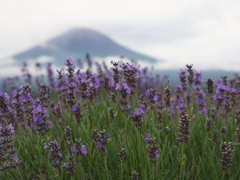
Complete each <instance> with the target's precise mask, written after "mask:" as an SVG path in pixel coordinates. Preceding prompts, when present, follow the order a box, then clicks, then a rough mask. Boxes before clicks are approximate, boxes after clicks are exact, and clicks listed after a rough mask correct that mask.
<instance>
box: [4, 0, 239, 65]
mask: <svg viewBox="0 0 240 180" xmlns="http://www.w3.org/2000/svg"><path fill="white" fill-rule="evenodd" d="M26 4H27V6H26ZM0 23H1V29H0V39H1V44H0V52H1V54H0V57H4V56H9V55H12V54H15V53H17V52H21V51H23V50H25V49H28V48H30V47H32V46H33V45H36V44H42V43H43V42H45V41H46V40H48V39H49V38H52V37H54V36H55V35H57V34H60V33H62V32H65V31H67V30H68V29H70V28H72V27H76V26H77V27H78V26H80V27H89V28H93V29H96V30H100V31H101V32H103V33H105V34H107V35H109V36H110V37H112V38H113V39H115V40H117V42H119V43H120V44H123V45H125V46H127V47H129V48H130V49H133V50H136V51H140V52H142V53H145V54H147V55H152V56H153V57H156V58H159V59H164V60H166V62H165V64H161V67H162V68H163V67H165V68H172V67H177V68H179V67H183V66H184V65H185V63H186V62H189V63H194V64H195V65H196V66H198V67H200V68H204V69H206V68H224V69H236V68H238V67H237V66H239V67H240V64H239V63H238V61H239V60H238V59H239V52H240V49H239V47H240V43H239V42H240V34H239V32H240V1H238V0H229V1H225V0H213V1H208V0H196V1H191V0H183V1H177V0H170V1H165V0H148V1H147V0H144V1H139V0H131V1H127V0H121V1H112V0H101V1H97V0H81V1H78V0H51V1H47V0H42V1H32V0H21V1H17V0H2V1H1V2H0ZM239 70H240V68H239Z"/></svg>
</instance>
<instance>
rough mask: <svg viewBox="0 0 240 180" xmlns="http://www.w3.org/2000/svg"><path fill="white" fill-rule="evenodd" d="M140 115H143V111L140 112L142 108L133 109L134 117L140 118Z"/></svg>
mask: <svg viewBox="0 0 240 180" xmlns="http://www.w3.org/2000/svg"><path fill="white" fill-rule="evenodd" d="M142 114H144V111H143V110H142V108H137V109H135V112H134V115H135V116H141V115H142Z"/></svg>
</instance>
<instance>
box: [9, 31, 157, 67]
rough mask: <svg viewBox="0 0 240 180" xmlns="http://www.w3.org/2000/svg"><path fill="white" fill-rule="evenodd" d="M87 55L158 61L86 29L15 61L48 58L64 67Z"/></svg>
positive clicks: (47, 44) (67, 35) (35, 48)
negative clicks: (63, 64)
mask: <svg viewBox="0 0 240 180" xmlns="http://www.w3.org/2000/svg"><path fill="white" fill-rule="evenodd" d="M86 53H89V54H90V56H91V57H101V58H104V57H107V56H124V57H127V58H129V59H134V60H139V59H141V60H143V61H147V62H151V63H153V62H156V61H157V59H154V58H152V57H149V56H146V55H143V54H140V53H137V52H134V51H132V50H129V49H128V48H125V47H123V46H121V45H119V44H117V43H116V42H114V41H113V40H111V39H110V38H108V37H107V36H106V35H103V34H101V33H99V32H97V31H94V30H90V29H86V28H77V29H72V30H70V31H68V32H66V33H64V34H61V35H59V36H57V37H55V38H53V39H51V40H49V41H47V42H46V43H45V44H44V45H39V46H36V47H33V48H31V49H29V50H27V51H25V52H22V53H19V54H16V55H15V56H14V59H17V60H18V62H21V63H22V62H23V61H26V60H29V59H36V58H39V57H41V56H47V57H53V58H55V60H56V61H55V62H56V64H59V65H61V66H62V63H63V61H65V60H66V59H67V58H69V57H71V58H73V59H76V58H81V59H83V58H85V56H86ZM55 62H54V64H55Z"/></svg>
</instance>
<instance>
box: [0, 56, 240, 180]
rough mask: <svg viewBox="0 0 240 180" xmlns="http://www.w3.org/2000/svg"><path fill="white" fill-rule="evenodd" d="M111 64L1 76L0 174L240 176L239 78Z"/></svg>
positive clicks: (122, 178) (6, 176) (191, 69)
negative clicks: (173, 74) (172, 77)
mask: <svg viewBox="0 0 240 180" xmlns="http://www.w3.org/2000/svg"><path fill="white" fill-rule="evenodd" d="M111 63H112V67H111V68H108V67H107V66H106V64H104V63H103V64H99V63H96V64H92V63H91V61H90V59H88V68H87V70H86V71H83V69H81V68H80V67H78V64H77V62H75V61H73V60H72V59H68V60H66V62H65V64H63V66H64V67H63V69H64V70H65V71H64V70H58V71H57V72H54V71H53V70H52V69H51V66H50V65H49V66H48V68H47V74H48V76H47V77H45V80H44V78H41V77H40V76H39V77H34V78H35V79H33V77H32V76H31V75H30V74H29V73H28V70H27V66H26V65H25V66H24V67H23V69H22V71H23V76H22V77H17V78H8V79H5V80H4V81H3V87H2V89H3V90H2V92H0V161H1V163H0V170H1V171H0V179H24V180H25V179H31V180H35V179H42V180H43V179H86V180H87V179H93V180H94V179H96V180H97V179H103V180H107V179H109V180H110V179H120V180H125V179H132V180H137V179H152V180H155V179H214V180H216V179H240V166H239V161H240V147H239V145H240V143H239V141H240V129H239V127H240V77H239V76H237V75H235V77H234V78H232V79H228V77H226V76H224V75H223V76H222V77H219V81H214V80H212V79H211V77H209V79H202V73H201V72H200V71H198V70H195V69H194V67H193V65H186V66H185V67H184V66H183V69H181V70H180V71H179V84H176V85H175V86H170V85H169V82H168V80H167V78H166V77H161V76H159V75H156V76H154V77H152V76H149V71H148V69H147V68H143V69H141V68H140V67H139V66H138V65H137V64H136V63H127V62H126V63H122V62H115V61H112V62H111ZM38 66H39V67H40V65H38ZM93 66H95V67H96V69H97V71H94V70H93ZM54 74H57V78H55V76H54ZM43 82H45V83H43Z"/></svg>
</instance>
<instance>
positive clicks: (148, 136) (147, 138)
mask: <svg viewBox="0 0 240 180" xmlns="http://www.w3.org/2000/svg"><path fill="white" fill-rule="evenodd" d="M150 136H151V135H150V134H149V133H148V134H146V136H145V139H144V141H149V140H150V139H149V138H150Z"/></svg>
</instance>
